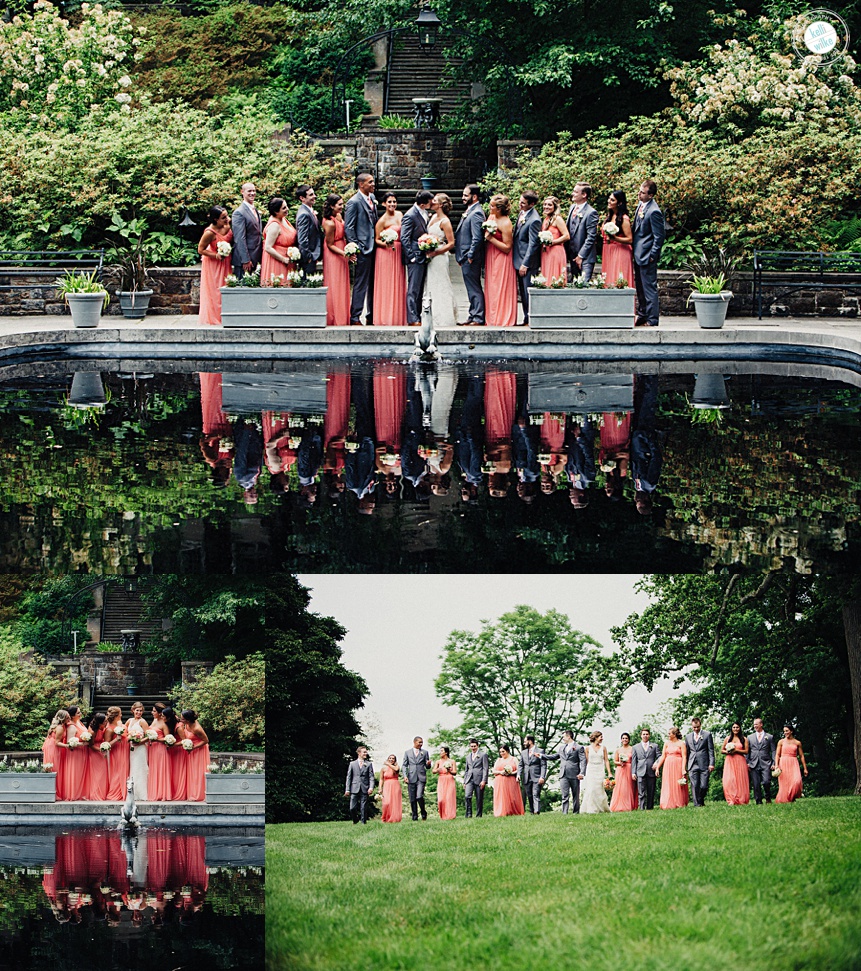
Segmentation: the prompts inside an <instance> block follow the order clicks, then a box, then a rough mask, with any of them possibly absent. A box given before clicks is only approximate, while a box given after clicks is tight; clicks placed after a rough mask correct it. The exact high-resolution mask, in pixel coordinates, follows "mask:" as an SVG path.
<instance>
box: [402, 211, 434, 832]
mask: <svg viewBox="0 0 861 971" xmlns="http://www.w3.org/2000/svg"><path fill="white" fill-rule="evenodd" d="M428 195H430V193H428ZM431 198H433V196H431ZM404 218H406V217H404ZM422 745H423V740H422V738H421V736H420V735H416V737H415V738H414V739H413V747H412V748H408V749H407V750H406V752H404V759H403V762H402V763H401V767H402V768H403V771H404V778H405V779H406V780H407V790H408V792H409V795H410V809H411V810H412V816H413V821H415V820H417V819H418V818H419V810H421V813H422V819H427V818H428V814H427V810H426V809H425V783H426V782H427V778H428V774H427V770H428V769H429V768H430V767H431V761H430V755H429V754H428V752H427V750H426V749H424V748H422Z"/></svg>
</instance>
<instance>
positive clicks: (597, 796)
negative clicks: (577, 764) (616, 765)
mask: <svg viewBox="0 0 861 971" xmlns="http://www.w3.org/2000/svg"><path fill="white" fill-rule="evenodd" d="M603 742H604V736H603V735H602V734H601V732H592V734H591V735H590V736H589V748H587V749H586V778H585V779H584V780H583V790H582V794H581V796H580V812H581V813H608V812H610V806H609V804H608V803H607V793H606V791H605V790H604V780H605V779H607V778H610V759H609V757H608V755H607V749H606V748H605V747H604V745H603Z"/></svg>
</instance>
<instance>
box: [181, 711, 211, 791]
mask: <svg viewBox="0 0 861 971" xmlns="http://www.w3.org/2000/svg"><path fill="white" fill-rule="evenodd" d="M182 721H183V727H184V728H185V732H186V739H187V740H189V739H190V740H191V742H192V748H191V751H189V752H188V753H187V754H188V799H189V800H190V801H191V802H204V801H205V800H206V767H207V766H208V765H209V739H208V738H207V737H206V732H205V731H204V730H203V729H202V728H201V726H200V722H199V721H198V720H197V712H196V711H194V710H193V709H191V708H188V709H186V710H185V711H183V713H182Z"/></svg>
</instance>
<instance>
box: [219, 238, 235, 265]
mask: <svg viewBox="0 0 861 971" xmlns="http://www.w3.org/2000/svg"><path fill="white" fill-rule="evenodd" d="M215 251H216V252H217V253H218V255H219V256H220V257H221V259H223V260H224V259H227V257H228V256H230V254H231V253H232V252H233V247H232V246H231V245H230V243H226V242H225V241H224V240H221V241H220V242H219V243H218V244H217V245H216V247H215Z"/></svg>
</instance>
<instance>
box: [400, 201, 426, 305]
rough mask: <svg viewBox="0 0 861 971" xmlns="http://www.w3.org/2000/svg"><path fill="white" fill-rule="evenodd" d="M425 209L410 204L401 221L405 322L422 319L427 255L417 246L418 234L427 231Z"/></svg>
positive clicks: (421, 234)
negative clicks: (404, 269) (405, 281)
mask: <svg viewBox="0 0 861 971" xmlns="http://www.w3.org/2000/svg"><path fill="white" fill-rule="evenodd" d="M425 212H426V210H424V209H419V207H418V206H417V205H414V206H412V208H410V209H408V210H407V211H406V212H405V213H404V218H403V221H402V222H401V258H402V260H403V262H404V264H405V265H406V266H407V268H408V269H407V323H408V324H415V323H417V322H419V321H421V319H422V294H423V293H424V288H425V275H426V274H427V268H428V266H427V263H428V261H427V257H426V256H425V254H424V253H423V252H422V251H421V250H420V249H419V247H418V239H419V236H424V234H425V233H426V232H427V231H428V222H427V217H426V215H425Z"/></svg>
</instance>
